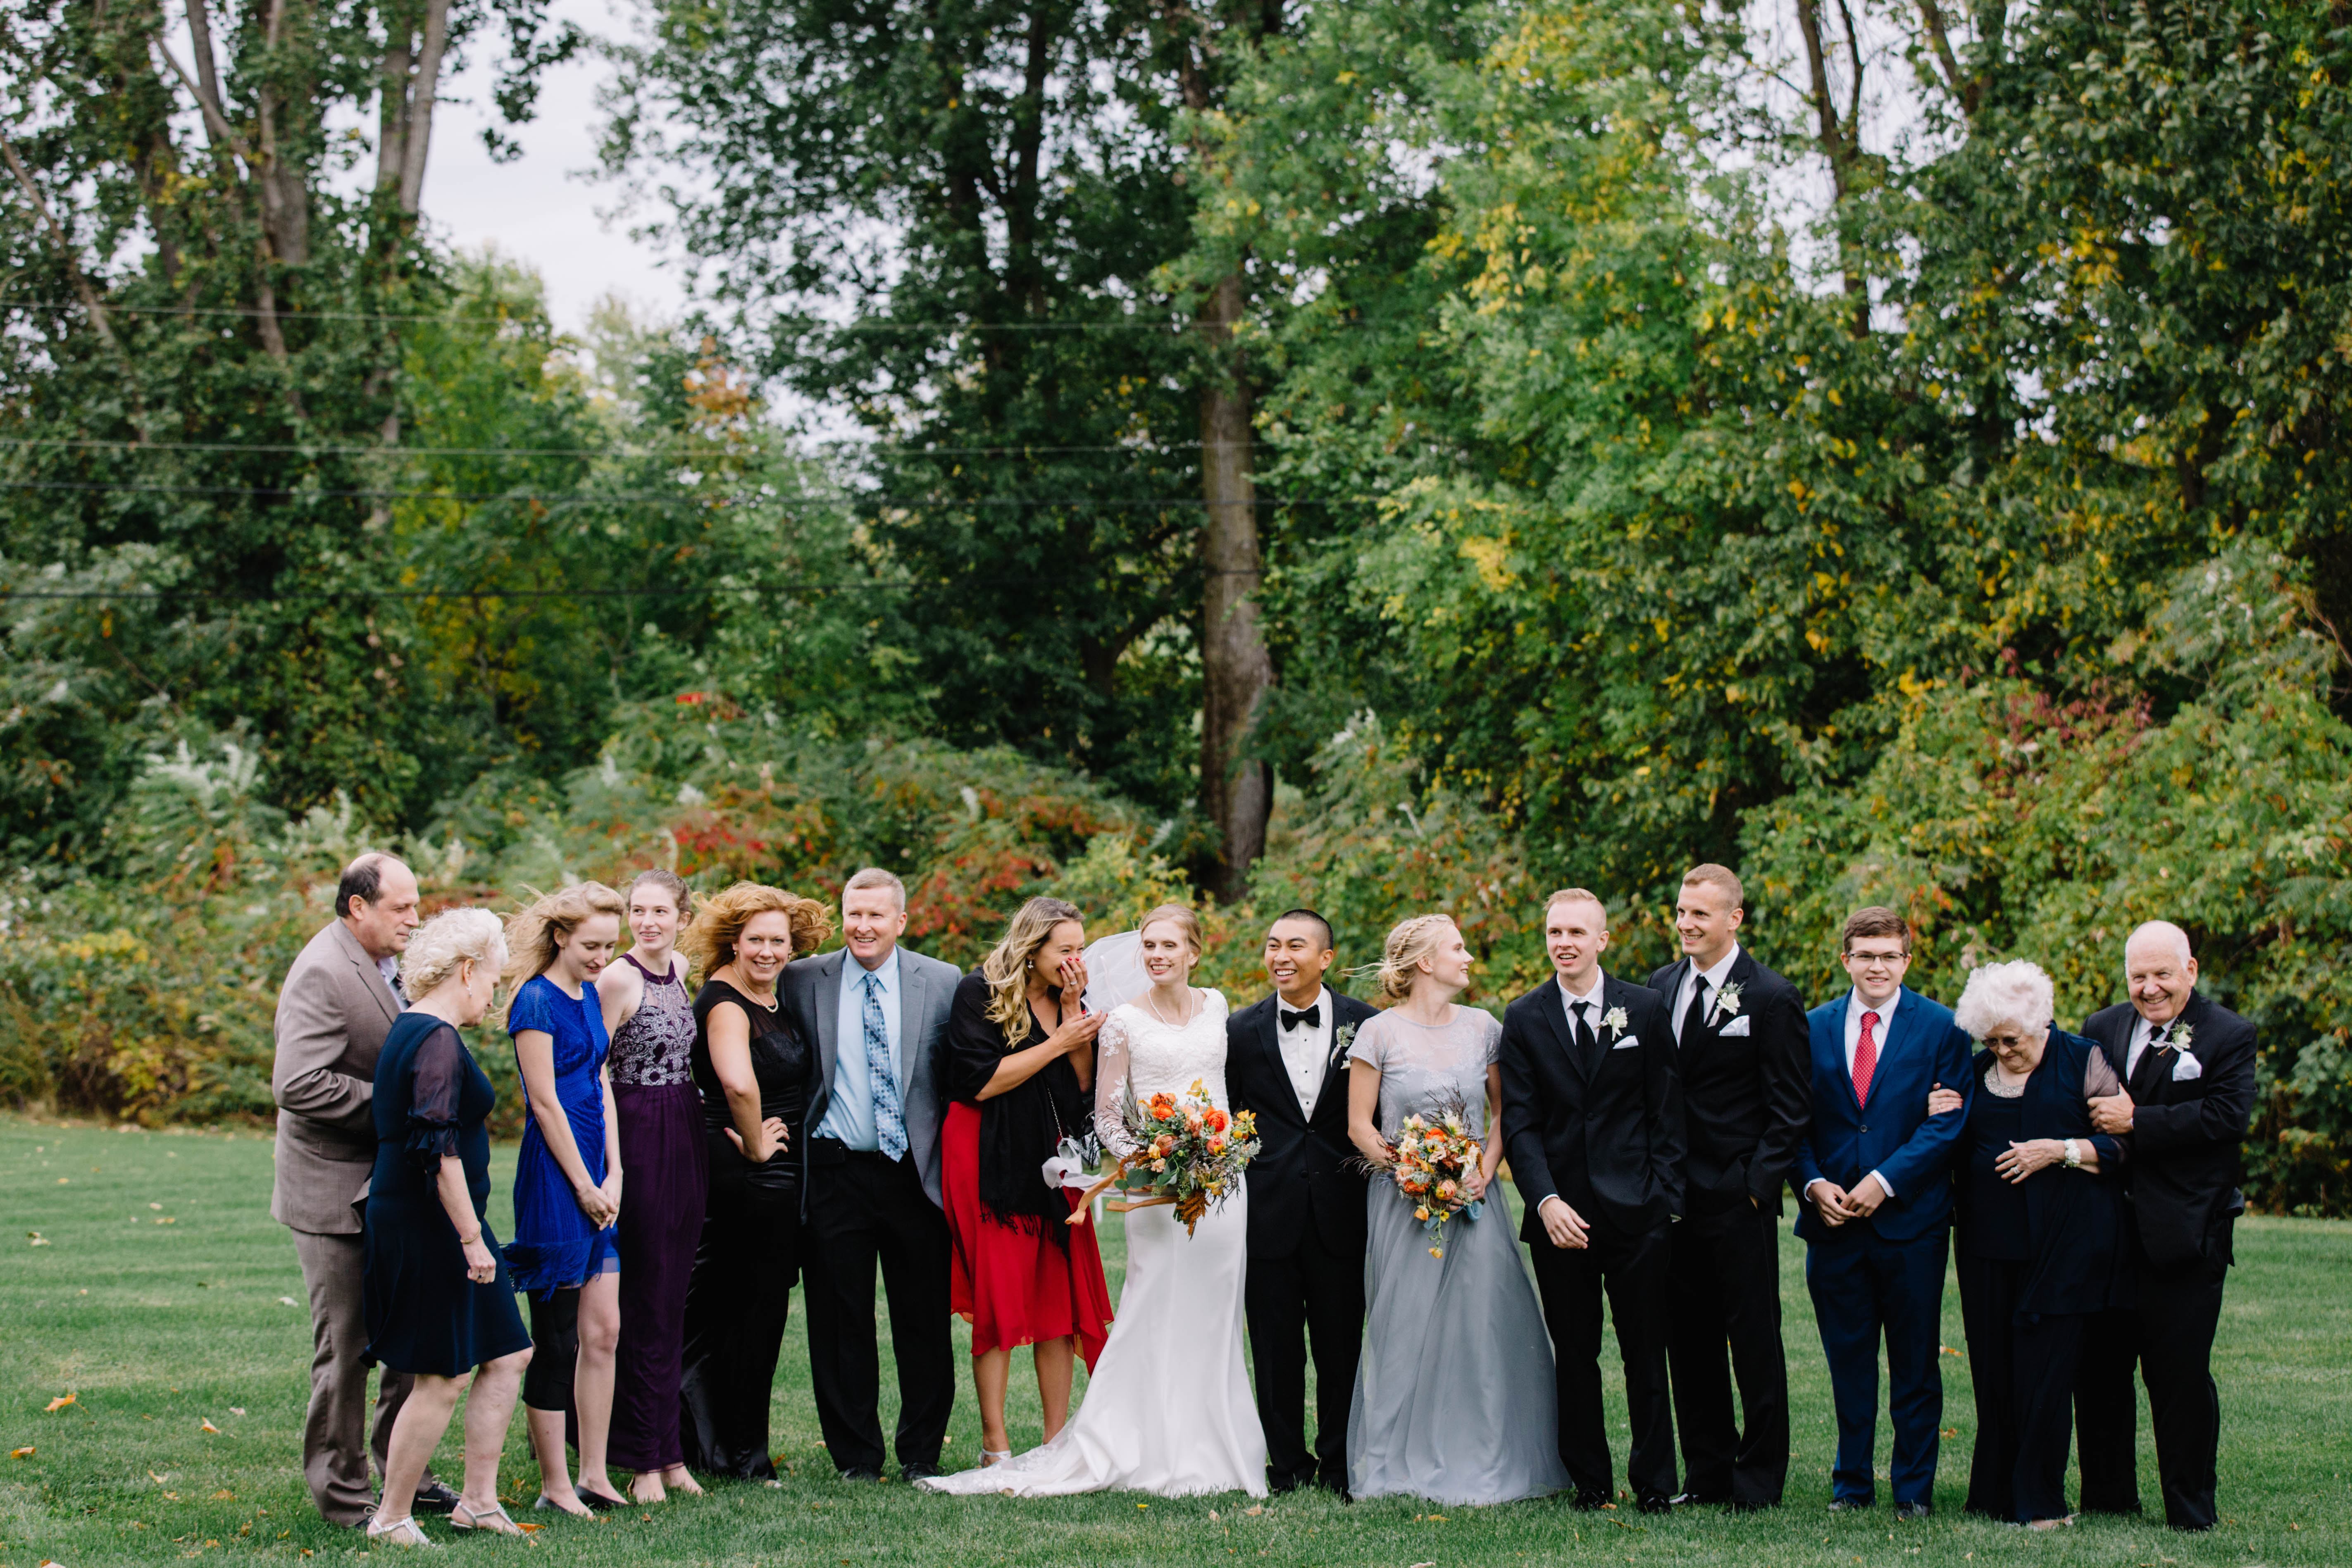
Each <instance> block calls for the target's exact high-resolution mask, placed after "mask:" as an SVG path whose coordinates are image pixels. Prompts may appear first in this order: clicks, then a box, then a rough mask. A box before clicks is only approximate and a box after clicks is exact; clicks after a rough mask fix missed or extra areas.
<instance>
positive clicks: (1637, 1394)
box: [1529, 1225, 1675, 1498]
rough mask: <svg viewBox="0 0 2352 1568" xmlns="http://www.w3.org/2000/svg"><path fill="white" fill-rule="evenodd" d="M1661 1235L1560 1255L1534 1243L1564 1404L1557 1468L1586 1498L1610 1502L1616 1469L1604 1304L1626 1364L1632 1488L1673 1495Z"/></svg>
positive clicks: (1665, 1248)
mask: <svg viewBox="0 0 2352 1568" xmlns="http://www.w3.org/2000/svg"><path fill="white" fill-rule="evenodd" d="M1667 1229H1668V1227H1667V1226H1663V1225H1662V1226H1658V1227H1657V1228H1656V1229H1655V1230H1653V1231H1650V1232H1648V1233H1647V1234H1645V1235H1642V1236H1633V1237H1626V1236H1612V1235H1608V1234H1606V1233H1604V1232H1601V1231H1600V1230H1593V1231H1591V1237H1592V1245H1591V1246H1590V1247H1575V1248H1570V1247H1554V1246H1552V1245H1551V1243H1550V1242H1549V1241H1548V1240H1546V1239H1544V1238H1543V1237H1541V1236H1538V1237H1537V1239H1536V1241H1535V1243H1534V1245H1533V1246H1532V1247H1530V1248H1529V1251H1530V1252H1531V1253H1532V1255H1533V1257H1534V1258H1535V1269H1536V1289H1538V1290H1539V1291H1540V1292H1542V1295H1543V1310H1544V1327H1545V1328H1547V1329H1549V1331H1551V1347H1552V1356H1553V1360H1554V1362H1555V1363H1556V1376H1557V1378H1558V1384H1559V1458H1560V1463H1561V1464H1563V1465H1564V1466H1566V1467H1567V1468H1568V1475H1569V1479H1570V1480H1571V1481H1573V1482H1574V1483H1575V1484H1576V1491H1577V1495H1578V1496H1579V1497H1580V1498H1586V1497H1590V1498H1606V1497H1608V1496H1609V1495H1610V1492H1611V1483H1612V1478H1613V1476H1614V1475H1615V1473H1616V1472H1615V1468H1614V1467H1613V1466H1612V1464H1611V1463H1610V1459H1609V1432H1608V1427H1607V1426H1606V1424H1605V1423H1604V1422H1603V1421H1602V1419H1601V1295H1602V1293H1603V1292H1604V1291H1606V1292H1607V1295H1608V1298H1609V1321H1610V1322H1611V1323H1612V1325H1614V1326H1615V1328H1616V1330H1617V1349H1618V1352H1619V1354H1620V1355H1622V1357H1623V1359H1624V1363H1625V1413H1626V1415H1627V1417H1628V1419H1629V1420H1630V1422H1631V1423H1632V1426H1633V1453H1632V1456H1631V1458H1629V1459H1628V1460H1627V1462H1626V1467H1625V1470H1626V1479H1629V1480H1631V1481H1632V1482H1633V1495H1634V1496H1635V1497H1636V1498H1652V1497H1655V1498H1665V1497H1671V1496H1673V1495H1674V1490H1675V1419H1674V1411H1673V1396H1672V1394H1670V1393H1669V1391H1668V1387H1667V1383H1666V1340H1667V1330H1666V1290H1667V1283H1668V1278H1669V1275H1670V1273H1671V1266H1672V1258H1671V1253H1672V1243H1671V1241H1670V1240H1669V1239H1668V1237H1667V1234H1666V1233H1667Z"/></svg>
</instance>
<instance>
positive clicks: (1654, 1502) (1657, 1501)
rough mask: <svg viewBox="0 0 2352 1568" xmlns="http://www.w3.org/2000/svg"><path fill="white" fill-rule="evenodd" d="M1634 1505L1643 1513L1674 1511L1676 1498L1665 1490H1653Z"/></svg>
mask: <svg viewBox="0 0 2352 1568" xmlns="http://www.w3.org/2000/svg"><path fill="white" fill-rule="evenodd" d="M1633 1506H1634V1507H1635V1508H1637V1509H1640V1510H1642V1511H1643V1513H1672V1512H1674V1511H1675V1500H1674V1499H1672V1498H1670V1497H1667V1496H1666V1495H1665V1494H1664V1493H1663V1492H1651V1493H1649V1494H1648V1495H1647V1496H1645V1497H1643V1498H1642V1499H1641V1500H1639V1501H1637V1502H1635V1503H1634V1504H1633Z"/></svg>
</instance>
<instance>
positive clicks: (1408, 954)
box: [1372, 914, 1458, 1007]
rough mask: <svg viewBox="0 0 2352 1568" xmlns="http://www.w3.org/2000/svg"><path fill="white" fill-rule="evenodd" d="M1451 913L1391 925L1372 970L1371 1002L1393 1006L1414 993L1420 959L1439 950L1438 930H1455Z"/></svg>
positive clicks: (1419, 917) (1419, 969)
mask: <svg viewBox="0 0 2352 1568" xmlns="http://www.w3.org/2000/svg"><path fill="white" fill-rule="evenodd" d="M1457 929H1458V928H1457V927H1456V926H1455V925H1454V917H1453V916H1452V915H1445V914H1437V915H1415V916H1413V917H1412V919H1411V920H1409V921H1398V922H1397V923H1396V924H1395V925H1393V926H1391V927H1390V928H1389V935H1388V940H1387V941H1386V942H1382V943H1381V961H1380V963H1378V964H1377V965H1376V966H1374V968H1373V970H1372V1002H1373V1005H1376V1006H1381V1007H1393V1006H1395V1005H1397V1004H1398V1003H1400V1002H1402V1001H1403V1000H1405V999H1406V998H1407V997H1409V996H1411V995H1412V982H1413V977H1414V976H1415V975H1416V974H1418V973H1421V961H1422V960H1423V959H1424V958H1427V957H1429V956H1430V955H1431V954H1433V953H1434V952H1436V951H1437V943H1438V934H1437V933H1438V932H1439V931H1454V930H1457Z"/></svg>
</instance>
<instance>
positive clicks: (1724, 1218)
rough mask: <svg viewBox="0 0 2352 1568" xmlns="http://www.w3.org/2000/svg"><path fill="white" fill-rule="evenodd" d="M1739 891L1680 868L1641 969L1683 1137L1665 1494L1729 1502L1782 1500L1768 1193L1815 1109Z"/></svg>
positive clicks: (1783, 1452)
mask: <svg viewBox="0 0 2352 1568" xmlns="http://www.w3.org/2000/svg"><path fill="white" fill-rule="evenodd" d="M1744 903H1745V896H1744V890H1743V889H1741V887H1740V885H1739V878H1738V876H1737V875H1735V874H1734V873H1733V872H1732V870H1731V869H1730V868H1728V867H1725V866H1713V865H1708V866H1694V867H1692V868H1690V870H1689V871H1687V872H1685V873H1684V876H1683V885H1682V892H1681V894H1680V896H1679V897H1677V898H1676V900H1675V932H1676V934H1677V935H1679V936H1680V937H1681V938H1682V942H1683V956H1682V957H1681V958H1679V959H1677V960H1676V961H1675V962H1674V963H1670V964H1668V965H1666V966H1665V967H1664V969H1661V970H1659V971H1658V972H1657V973H1654V974H1653V975H1651V976H1650V989H1651V990H1653V991H1655V992H1656V993H1657V994H1659V995H1661V996H1664V998H1665V999H1666V1016H1667V1017H1668V1018H1669V1019H1670V1020H1672V1022H1673V1026H1674V1032H1675V1066H1676V1067H1677V1068H1679V1069H1680V1072H1681V1077H1682V1081H1683V1117H1684V1121H1685V1125H1686V1126H1687V1128H1688V1130H1689V1142H1690V1153H1689V1156H1688V1158H1687V1159H1686V1161H1685V1163H1684V1166H1683V1198H1684V1205H1685V1215H1684V1219H1683V1223H1682V1224H1680V1225H1678V1226H1675V1228H1674V1245H1673V1247H1672V1249H1671V1251H1672V1256H1673V1264H1672V1273H1671V1279H1672V1285H1671V1287H1670V1289H1672V1291H1673V1293H1674V1309H1673V1312H1674V1323H1673V1335H1674V1338H1673V1341H1672V1342H1671V1343H1670V1344H1669V1346H1668V1347H1667V1359H1668V1363H1669V1364H1670V1365H1671V1367H1672V1369H1673V1373H1674V1384H1675V1428H1676V1430H1677V1431H1678V1432H1679V1433H1680V1435H1681V1437H1682V1447H1683V1481H1684V1485H1683V1492H1682V1495H1681V1496H1680V1497H1678V1498H1676V1499H1675V1501H1676V1502H1684V1503H1707V1502H1719V1503H1728V1504H1729V1505H1730V1506H1731V1507H1732V1509H1734V1510H1748V1509H1758V1508H1769V1507H1771V1506H1772V1505H1774V1504H1775V1503H1778V1502H1779V1501H1780V1492H1781V1489H1782V1488H1783V1487H1784V1486H1785V1485H1786V1483H1787V1481H1788V1479H1789V1361H1788V1356H1787V1354H1786V1352H1784V1351H1783V1350H1782V1348H1781V1343H1780V1235H1779V1232H1780V1191H1781V1188H1782V1187H1783V1186H1784V1185H1786V1184H1787V1183H1788V1180H1789V1169H1790V1165H1791V1164H1793V1163H1795V1160H1796V1157H1797V1145H1798V1143H1799V1142H1801V1140H1802V1139H1803V1138H1804V1136H1805V1129H1806V1127H1807V1126H1808V1125H1809V1124H1810V1123H1811V1121H1812V1115H1813V1096H1812V1081H1811V1080H1812V1058H1811V1047H1809V1046H1808V1044H1807V1038H1806V1026H1805V1005H1804V1003H1803V1002H1802V1001H1801V1000H1799V998H1798V996H1797V988H1796V987H1795V986H1793V985H1791V984H1789V983H1788V982H1787V981H1786V980H1783V979H1781V978H1780V976H1779V975H1778V974H1775V973H1772V972H1771V971H1770V970H1769V969H1767V968H1765V967H1764V966H1763V965H1762V964H1760V963H1757V962H1756V958H1755V955H1754V954H1752V953H1750V952H1748V950H1747V949H1746V948H1744V947H1742V946H1741V945H1740V943H1739V940H1738V938H1739V928H1740V925H1741V923H1742V921H1744V919H1745V913H1746V911H1745V910H1744V908H1743V905H1744ZM1727 1345H1728V1346H1729V1348H1730V1352H1731V1366H1730V1371H1729V1373H1726V1372H1725V1369H1724V1350H1725V1347H1726V1346H1727ZM1735 1377H1736V1378H1737V1379H1738V1383H1739V1403H1740V1405H1741V1406H1742V1407H1743V1409H1744V1411H1745V1413H1746V1415H1747V1418H1748V1428H1747V1430H1746V1432H1744V1433H1743V1432H1742V1431H1741V1430H1740V1427H1739V1423H1738V1421H1736V1420H1734V1419H1733V1416H1732V1409H1731V1385H1732V1380H1733V1379H1734V1378H1735Z"/></svg>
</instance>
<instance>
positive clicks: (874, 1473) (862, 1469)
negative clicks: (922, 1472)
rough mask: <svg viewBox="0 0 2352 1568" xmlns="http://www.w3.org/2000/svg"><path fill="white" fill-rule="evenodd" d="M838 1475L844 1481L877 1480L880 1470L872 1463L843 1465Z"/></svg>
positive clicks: (880, 1475) (880, 1474)
mask: <svg viewBox="0 0 2352 1568" xmlns="http://www.w3.org/2000/svg"><path fill="white" fill-rule="evenodd" d="M934 1473H936V1472H934ZM840 1476H841V1479H843V1480H845V1481H878V1480H880V1479H882V1471H881V1469H880V1468H879V1467H877V1466H874V1465H844V1466H842V1467H841V1470H840Z"/></svg>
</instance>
